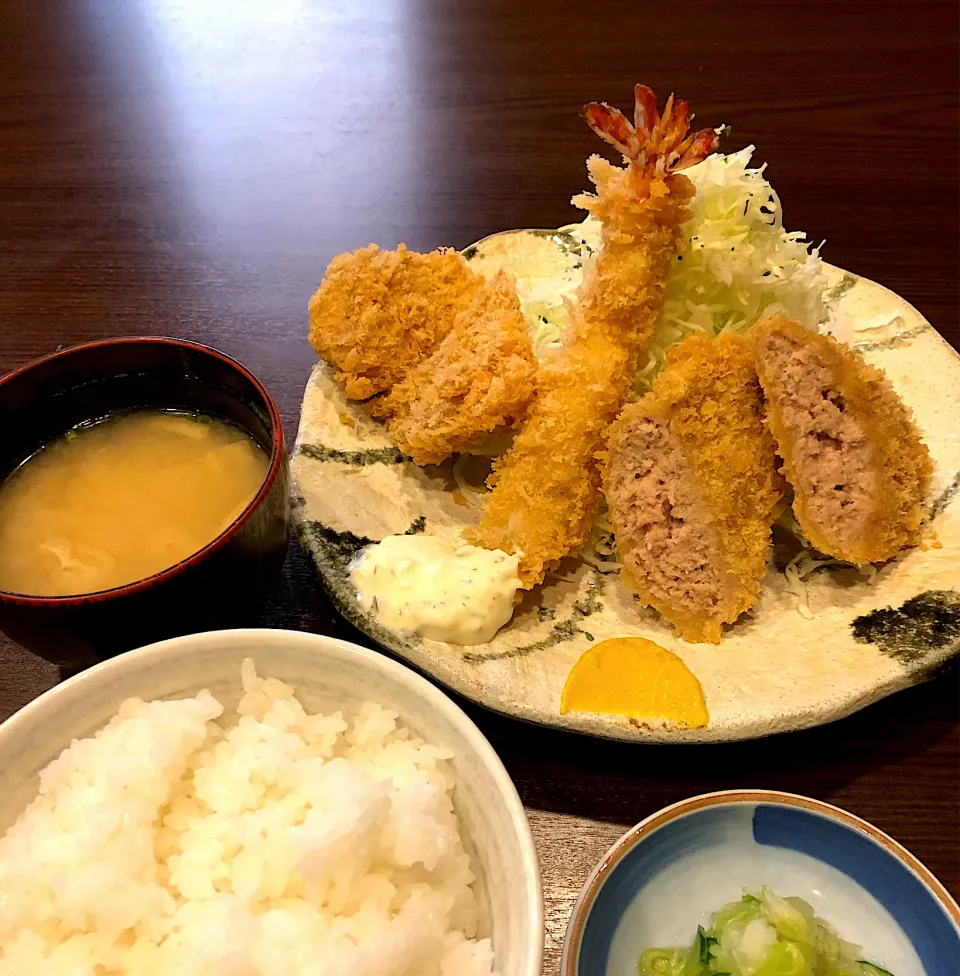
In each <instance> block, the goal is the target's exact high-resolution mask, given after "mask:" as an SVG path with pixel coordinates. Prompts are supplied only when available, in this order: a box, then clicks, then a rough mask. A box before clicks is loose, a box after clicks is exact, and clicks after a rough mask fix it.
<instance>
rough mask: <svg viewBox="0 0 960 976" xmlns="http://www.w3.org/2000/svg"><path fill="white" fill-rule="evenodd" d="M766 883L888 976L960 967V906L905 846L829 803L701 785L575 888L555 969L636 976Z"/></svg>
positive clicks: (923, 975)
mask: <svg viewBox="0 0 960 976" xmlns="http://www.w3.org/2000/svg"><path fill="white" fill-rule="evenodd" d="M762 885H767V886H768V887H769V888H771V889H772V890H773V891H775V892H776V893H777V894H779V895H784V896H791V895H796V896H799V897H801V898H803V899H804V900H805V901H807V902H809V903H810V904H811V905H812V906H813V908H814V910H815V911H816V913H817V914H818V915H819V916H820V917H821V918H823V919H824V920H826V921H827V922H829V923H830V924H831V925H832V926H833V927H834V928H835V929H836V930H837V931H838V932H839V934H840V936H841V938H843V939H846V940H847V941H849V942H855V943H857V944H858V945H860V946H862V947H863V949H864V954H865V957H866V958H868V959H870V960H871V961H872V962H875V963H877V964H878V965H880V966H883V967H884V968H885V969H887V970H889V971H890V972H891V973H894V974H895V976H956V974H957V973H958V972H960V908H958V907H957V903H956V902H955V901H954V900H953V898H951V897H950V894H949V893H948V892H947V890H946V888H944V886H943V885H942V884H941V883H940V882H939V881H937V879H936V878H935V877H934V876H933V875H932V874H931V873H930V871H928V870H927V868H925V867H924V866H923V865H922V864H921V863H920V862H919V861H918V860H917V859H916V858H915V857H914V856H913V855H912V854H910V852H909V851H907V850H905V849H904V848H903V847H901V846H900V845H899V844H898V843H897V842H896V841H894V840H892V839H891V838H890V837H888V836H887V835H886V834H884V833H882V832H881V831H879V830H877V828H876V827H874V826H872V825H871V824H868V823H867V822H866V821H864V820H860V819H859V818H858V817H854V816H853V815H852V814H849V813H846V812H845V811H844V810H840V809H838V808H837V807H834V806H831V805H830V804H829V803H822V802H820V801H819V800H811V799H808V798H807V797H802V796H795V795H794V794H792V793H780V792H778V791H773V790H769V791H768V790H727V791H724V792H721V793H708V794H706V795H704V796H696V797H693V798H691V799H689V800H683V801H682V802H680V803H675V804H673V805H672V806H669V807H666V808H664V809H663V810H661V811H660V812H659V813H655V814H654V815H653V816H652V817H648V818H647V819H646V820H644V821H643V822H642V823H639V824H637V826H636V827H634V828H633V829H631V830H629V831H628V832H627V833H626V834H624V836H623V837H621V838H620V840H618V841H617V843H616V844H614V845H613V847H611V848H610V850H609V851H608V852H607V853H606V855H605V856H604V858H603V860H601V862H600V864H599V865H597V867H596V868H595V869H594V871H593V873H592V874H591V875H590V877H589V878H588V880H587V882H586V884H585V885H584V886H583V888H582V889H581V891H580V895H579V897H578V898H577V902H576V904H575V905H574V907H573V913H572V915H571V917H570V924H569V925H568V926H567V934H566V938H565V939H564V944H563V960H562V963H561V974H562V976H636V973H637V960H638V958H639V957H640V955H641V953H642V952H643V951H644V950H645V949H648V948H650V947H651V946H681V945H690V943H691V942H692V941H693V937H694V935H695V934H696V931H697V925H703V926H704V927H706V926H707V924H708V923H709V920H710V915H711V913H712V912H714V911H716V910H717V909H718V908H720V907H721V906H722V905H724V904H726V903H727V902H731V901H738V900H739V899H740V897H741V896H742V894H743V889H744V888H747V889H750V890H751V891H753V890H758V889H759V888H760V887H761V886H762Z"/></svg>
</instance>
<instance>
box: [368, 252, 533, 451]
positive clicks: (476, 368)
mask: <svg viewBox="0 0 960 976" xmlns="http://www.w3.org/2000/svg"><path fill="white" fill-rule="evenodd" d="M536 375H537V361H536V359H535V358H534V355H533V349H532V346H531V344H530V336H529V334H528V332H527V325H526V322H525V320H524V317H523V313H522V312H521V310H520V301H519V299H518V298H517V292H516V287H515V286H514V284H513V281H512V279H511V278H510V277H509V276H508V275H506V274H504V273H503V272H502V271H501V272H499V273H498V274H497V275H496V276H495V277H494V278H493V279H492V280H491V281H490V282H488V283H485V284H484V286H483V287H482V288H481V289H480V290H479V291H478V292H477V293H476V295H475V297H474V299H473V302H472V303H471V304H470V306H469V307H468V308H467V309H466V310H465V311H463V312H461V313H460V314H459V315H458V316H457V317H456V320H455V321H454V324H453V328H452V329H451V330H450V331H449V332H448V333H447V335H446V337H445V338H444V339H443V340H441V342H440V344H439V345H438V346H437V347H436V349H435V350H434V351H433V353H432V354H431V355H429V356H427V358H426V359H423V360H421V361H420V362H419V363H418V364H417V365H416V366H414V367H413V368H412V369H411V370H410V371H409V372H408V373H407V375H406V376H405V377H404V378H403V380H401V381H400V382H399V383H397V384H396V386H394V387H393V389H392V390H391V391H390V393H388V394H387V396H386V398H385V399H386V403H385V404H384V407H385V409H386V411H387V413H388V414H389V416H390V419H389V420H388V421H387V426H388V429H389V431H390V435H391V436H392V437H393V440H394V441H395V443H396V445H397V447H399V448H400V450H401V451H403V452H404V453H405V454H409V455H410V457H412V458H413V460H414V461H416V462H417V464H438V463H439V462H440V461H442V460H443V459H444V458H446V457H449V455H451V454H453V453H454V452H457V451H467V450H470V448H472V447H474V446H476V445H477V444H478V443H480V441H482V440H483V439H484V438H485V437H486V436H487V435H488V434H490V433H492V432H493V431H495V430H497V429H498V428H501V427H513V426H515V425H516V424H517V423H518V422H519V421H520V420H522V419H523V418H524V417H525V416H526V413H527V407H528V405H529V403H530V401H531V400H532V399H533V396H534V394H535V392H536Z"/></svg>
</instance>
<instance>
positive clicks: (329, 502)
mask: <svg viewBox="0 0 960 976" xmlns="http://www.w3.org/2000/svg"><path fill="white" fill-rule="evenodd" d="M634 99H635V107H634V114H633V120H632V121H630V120H628V119H627V118H626V117H625V116H624V115H623V114H621V113H620V112H619V111H618V110H617V109H615V108H613V107H611V106H609V105H607V104H606V103H598V102H594V103H590V104H589V105H587V106H585V107H584V109H583V110H582V115H583V117H584V119H585V121H586V122H587V124H588V125H589V126H590V127H591V129H593V131H594V132H595V133H596V134H597V135H598V136H599V137H600V138H601V139H602V140H603V141H604V142H606V143H607V144H608V145H609V146H611V147H612V148H613V149H614V150H615V151H616V152H617V153H618V154H619V156H620V157H621V160H620V162H621V165H618V164H616V163H614V162H611V161H610V160H609V159H607V158H605V157H604V156H601V155H594V156H591V157H590V159H589V160H588V161H587V171H588V176H589V179H590V181H591V182H592V184H593V186H594V192H593V193H581V194H579V195H577V196H574V198H573V200H572V202H573V204H574V205H575V206H578V207H580V208H581V209H583V210H585V211H586V212H587V218H586V220H585V221H584V222H583V223H582V224H577V225H571V226H569V227H566V228H561V229H560V230H557V231H536V230H534V231H509V232H504V233H501V234H497V235H494V236H493V237H490V238H486V239H485V240H483V241H480V242H478V243H477V244H475V245H471V246H470V247H468V248H467V249H466V250H464V251H463V252H462V253H458V252H456V251H454V250H453V249H451V248H444V247H441V248H438V249H437V250H436V251H433V252H431V253H428V254H417V253H415V252H412V251H410V250H408V249H407V248H405V247H404V246H403V245H402V244H401V245H399V246H398V247H397V248H396V249H395V250H389V249H385V248H383V249H382V248H380V247H378V246H377V245H375V244H371V245H370V246H369V247H367V248H363V249H361V250H359V251H356V252H354V253H350V254H341V255H339V256H337V257H335V258H334V259H333V260H332V261H331V262H330V264H329V267H328V268H327V271H326V274H325V276H324V278H323V281H322V282H321V283H320V286H319V288H318V290H317V291H316V293H315V294H314V296H313V298H312V299H311V300H310V303H309V315H310V341H311V343H312V345H313V347H314V349H315V350H316V351H317V353H318V354H319V356H320V357H321V358H320V361H319V362H318V363H317V365H316V367H315V368H314V370H313V373H312V375H311V378H310V381H309V383H308V385H307V390H306V394H305V398H304V404H303V411H302V415H301V422H300V430H299V434H298V439H297V446H296V450H295V453H294V457H293V461H292V467H293V476H294V485H295V498H294V503H295V510H296V513H297V518H298V523H299V527H300V536H301V541H302V542H303V543H304V545H305V546H306V548H307V549H308V550H309V551H310V552H311V554H312V556H313V558H314V560H315V562H316V564H317V566H318V569H319V571H320V574H321V577H322V579H323V582H324V584H325V586H326V588H327V589H328V591H329V592H330V594H331V595H332V597H333V599H334V601H335V603H336V605H337V606H338V609H340V611H341V612H342V613H343V614H344V615H345V616H346V617H347V618H348V619H350V620H351V621H352V622H354V623H355V624H356V625H357V626H359V627H360V628H361V629H362V630H364V631H366V632H367V633H368V634H369V635H370V636H372V637H373V638H375V639H376V640H378V641H379V642H380V643H382V644H384V645H386V646H388V647H390V648H392V649H394V650H396V651H397V652H399V653H400V654H401V655H403V656H404V657H406V658H407V659H408V660H410V661H411V662H412V663H414V664H415V665H417V666H419V667H420V668H422V669H423V670H425V671H428V672H430V673H431V674H433V675H434V676H435V677H437V678H438V679H439V680H441V681H443V682H444V683H446V684H448V685H449V686H451V687H453V688H454V689H456V690H457V691H460V692H461V693H463V694H465V695H467V696H468V697H470V698H473V699H474V700H477V701H479V702H481V703H483V704H485V705H488V706H489V707H492V708H495V709H497V710H500V711H502V712H505V713H507V714H511V715H515V716H518V717H521V718H525V719H528V720H532V721H537V722H541V723H544V724H550V725H559V726H563V727H568V728H575V729H579V730H582V731H586V732H591V733H594V734H598V735H603V736H608V737H613V738H622V739H646V740H659V741H715V740H724V739H737V738H748V737H753V736H758V735H763V734H768V733H771V732H776V731H783V730H787V729H795V728H802V727H806V726H810V725H815V724H820V723H822V722H826V721H830V720H832V719H834V718H837V717H840V716H842V715H845V714H848V713H849V712H851V711H854V710H856V709H857V708H860V707H862V706H863V705H865V704H867V703H868V702H870V701H874V700H876V699H877V698H880V697H882V696H884V695H886V694H889V693H890V692H892V691H894V690H896V689H898V688H902V687H906V686H908V685H910V684H913V683H916V682H917V681H919V680H922V679H923V678H924V677H926V676H928V675H929V674H931V673H932V672H933V671H934V670H935V669H936V668H937V667H938V666H939V665H940V664H942V662H943V661H945V660H946V659H947V658H949V657H950V656H951V655H952V654H954V653H956V652H957V650H960V595H958V592H957V590H958V588H960V515H958V508H960V504H957V503H954V498H953V496H954V494H955V493H956V492H957V491H958V489H960V473H958V472H960V439H958V438H957V436H956V431H957V430H960V397H958V395H957V390H960V359H958V357H957V355H956V353H955V352H954V351H953V350H952V349H951V348H950V347H949V346H948V345H947V344H946V343H945V342H944V341H943V339H942V338H941V337H940V336H939V335H938V334H937V333H936V332H935V331H934V329H933V328H932V327H931V326H930V325H929V324H928V323H927V322H926V321H925V320H924V319H923V318H922V316H921V315H920V314H919V313H918V312H917V311H916V310H915V309H913V308H912V307H911V306H910V305H908V304H907V303H906V302H904V301H903V300H902V299H900V298H899V297H898V296H896V295H894V294H893V293H892V292H889V291H887V290H886V289H884V288H882V286H879V285H876V284H874V283H872V282H869V281H867V280H865V279H861V278H858V277H856V276H854V275H852V274H849V273H847V272H842V271H840V270H839V269H836V268H832V267H831V266H830V265H828V264H826V263H824V262H823V261H822V260H821V259H820V255H819V248H815V247H811V246H810V244H809V243H808V242H807V241H806V240H805V238H804V235H803V234H802V233H798V232H791V231H787V230H786V229H785V228H784V226H783V218H782V208H781V204H780V200H779V198H778V197H777V194H776V191H775V190H774V189H773V187H772V185H771V184H770V182H769V181H768V180H767V177H766V175H765V172H764V167H751V166H750V162H751V155H752V152H753V147H747V148H745V149H741V150H739V151H737V152H733V153H729V154H725V153H722V152H720V151H719V142H720V136H721V134H723V133H727V134H729V132H730V129H729V127H726V126H722V127H718V128H716V129H714V128H702V129H700V130H698V131H695V132H693V131H691V121H692V118H693V116H692V115H691V113H690V110H689V108H688V105H687V103H686V102H684V101H683V100H681V99H675V98H674V96H672V95H671V96H670V98H669V99H667V101H666V103H665V105H664V108H663V110H662V112H661V111H659V110H658V104H657V100H656V98H655V96H654V94H653V92H651V91H650V89H648V88H646V87H645V86H643V85H637V86H636V88H635V92H634Z"/></svg>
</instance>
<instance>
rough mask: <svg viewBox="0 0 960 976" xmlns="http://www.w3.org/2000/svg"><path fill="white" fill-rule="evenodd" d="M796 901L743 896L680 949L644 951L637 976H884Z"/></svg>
mask: <svg viewBox="0 0 960 976" xmlns="http://www.w3.org/2000/svg"><path fill="white" fill-rule="evenodd" d="M859 956H860V947H859V946H855V945H853V944H852V943H850V942H844V941H843V940H842V939H841V938H840V937H839V936H838V935H837V934H836V932H834V931H833V929H832V928H831V927H830V926H829V925H828V924H827V923H826V922H824V921H823V920H822V919H819V918H817V916H816V915H815V914H814V911H813V909H812V908H811V907H810V905H808V904H807V903H806V902H805V901H803V899H801V898H781V897H780V896H779V895H776V894H774V893H773V892H772V891H771V890H770V889H769V888H763V889H762V890H761V891H759V892H757V893H754V894H751V893H749V892H746V893H744V896H743V898H741V899H740V901H735V902H731V903H730V904H729V905H724V906H723V908H721V909H720V910H719V911H717V912H714V914H713V917H712V918H711V921H710V926H709V928H707V929H706V930H704V929H703V928H702V927H699V926H698V928H697V935H696V938H695V939H694V940H693V944H692V945H691V946H690V947H689V948H685V949H648V950H647V951H646V952H645V953H644V954H643V955H642V956H641V957H640V961H639V963H638V964H637V969H638V971H639V976H719V974H721V973H722V974H726V976H890V974H889V973H888V972H887V971H886V970H885V969H881V968H880V967H879V966H877V965H876V964H875V963H870V962H866V961H865V960H863V959H860V958H858V957H859Z"/></svg>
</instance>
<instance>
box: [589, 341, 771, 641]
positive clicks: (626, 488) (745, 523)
mask: <svg viewBox="0 0 960 976" xmlns="http://www.w3.org/2000/svg"><path fill="white" fill-rule="evenodd" d="M607 443H608V453H607V454H606V455H605V456H604V457H603V462H604V463H603V475H604V493H605V496H606V500H607V504H608V506H609V508H610V518H611V522H612V524H613V527H614V535H615V537H616V540H617V546H618V549H619V550H620V559H621V562H622V564H623V571H622V576H623V582H624V583H625V584H626V585H628V586H630V587H631V588H632V589H634V590H635V591H636V592H637V594H638V596H639V597H640V602H641V604H642V605H644V606H652V607H654V608H655V609H657V610H658V611H659V612H660V613H661V614H662V615H663V616H664V617H665V618H666V619H667V620H669V621H670V622H671V623H672V624H673V625H674V626H675V627H676V629H677V631H678V632H679V634H680V635H681V636H682V637H683V638H684V639H686V640H689V641H710V642H713V643H716V642H718V641H719V640H720V637H721V633H722V624H724V623H732V622H733V621H735V620H736V619H737V617H739V616H740V614H742V613H743V612H744V611H745V610H747V609H749V608H750V607H751V606H752V605H753V603H754V602H755V601H756V598H757V594H758V593H759V591H760V583H761V580H762V579H763V576H764V573H765V572H766V568H767V561H768V558H769V555H770V548H771V525H772V523H773V520H774V517H775V512H776V509H777V508H778V506H779V504H780V501H781V498H782V494H783V483H782V479H781V478H780V476H779V473H778V472H777V464H776V457H775V450H774V444H773V438H772V437H771V435H770V433H769V431H768V430H767V429H766V427H765V425H764V423H763V401H762V397H761V393H760V386H759V383H758V381H757V376H756V373H755V371H754V367H753V356H752V352H751V349H750V346H749V344H748V343H747V342H746V341H745V340H744V339H742V338H740V337H739V336H735V335H725V336H721V337H720V338H719V339H716V340H710V339H708V338H706V337H705V336H701V335H695V336H691V337H690V338H688V339H687V340H686V341H685V342H683V343H682V344H681V345H680V346H679V347H678V348H676V349H675V350H673V351H672V352H671V353H670V354H669V356H668V366H667V367H666V369H664V371H663V372H662V373H660V375H659V376H658V377H657V379H656V382H655V384H654V387H653V390H652V391H651V392H650V393H648V394H647V395H646V396H645V397H644V398H643V399H642V400H640V401H639V402H637V403H631V404H629V405H628V406H626V407H624V409H623V411H622V412H621V414H620V416H619V418H618V419H617V421H616V422H615V423H614V424H613V425H612V427H611V428H610V431H609V433H608V435H607Z"/></svg>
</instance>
